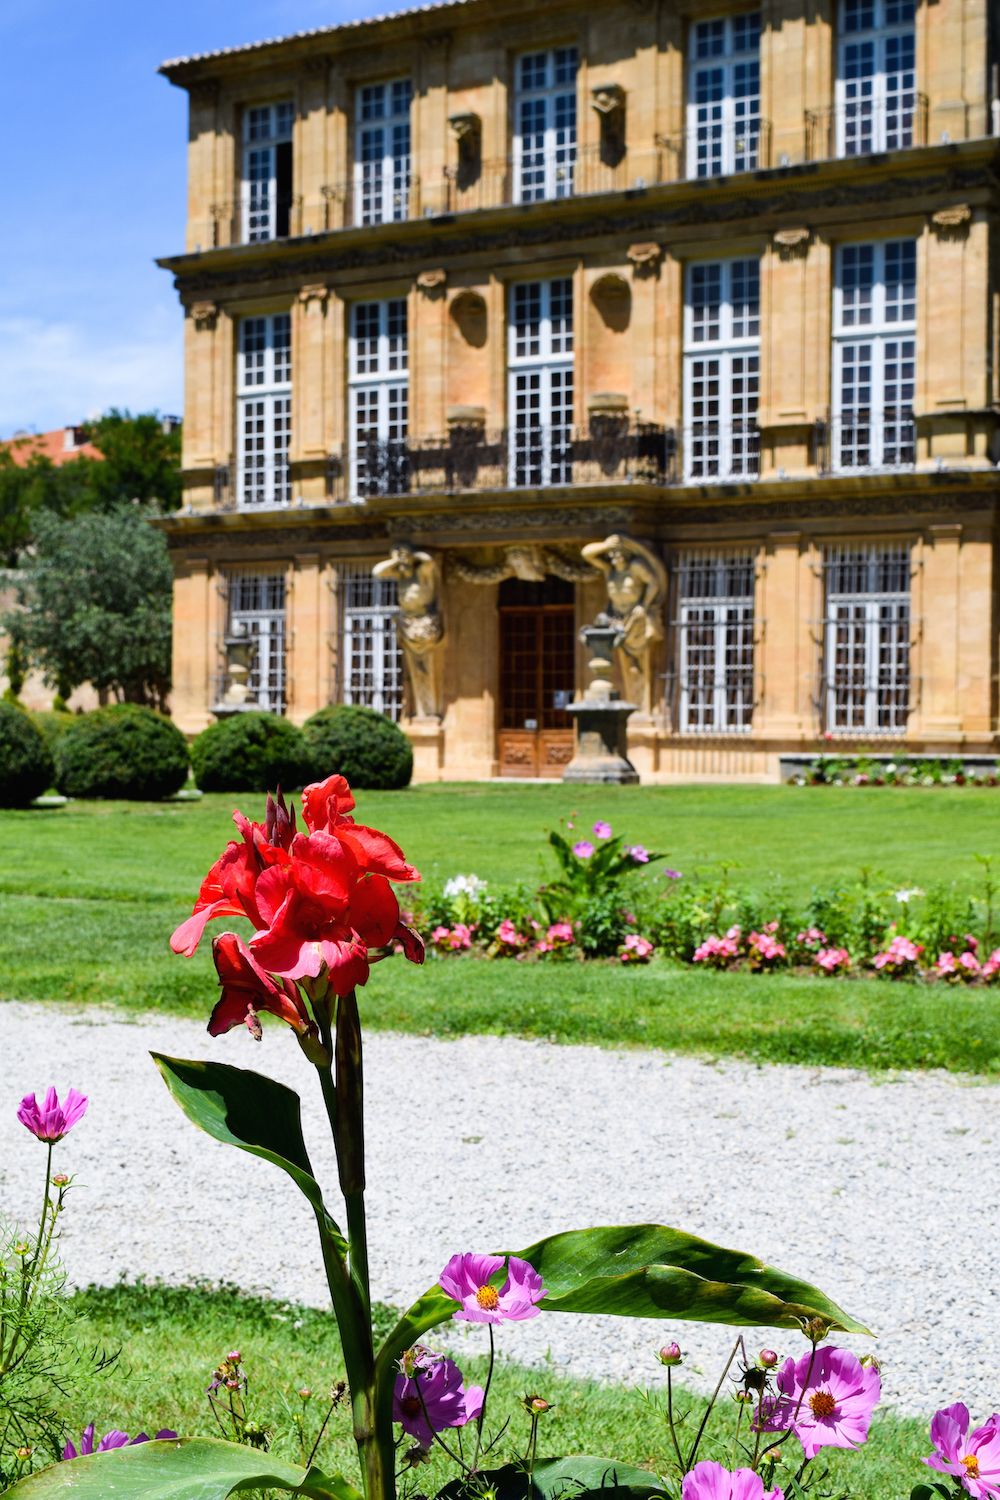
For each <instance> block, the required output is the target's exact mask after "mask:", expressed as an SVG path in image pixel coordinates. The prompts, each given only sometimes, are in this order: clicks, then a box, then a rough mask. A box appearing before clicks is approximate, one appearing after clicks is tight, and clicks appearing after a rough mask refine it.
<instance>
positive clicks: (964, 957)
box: [958, 950, 982, 979]
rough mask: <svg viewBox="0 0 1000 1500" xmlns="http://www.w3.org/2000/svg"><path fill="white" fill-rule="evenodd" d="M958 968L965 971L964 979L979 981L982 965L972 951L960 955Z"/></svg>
mask: <svg viewBox="0 0 1000 1500" xmlns="http://www.w3.org/2000/svg"><path fill="white" fill-rule="evenodd" d="M958 966H959V968H960V969H963V970H964V971H965V972H964V977H965V978H966V979H978V978H979V975H980V974H981V973H982V965H981V964H980V962H979V959H978V958H977V957H976V955H975V954H974V953H973V952H972V951H971V950H967V951H966V952H965V953H960V954H959V956H958Z"/></svg>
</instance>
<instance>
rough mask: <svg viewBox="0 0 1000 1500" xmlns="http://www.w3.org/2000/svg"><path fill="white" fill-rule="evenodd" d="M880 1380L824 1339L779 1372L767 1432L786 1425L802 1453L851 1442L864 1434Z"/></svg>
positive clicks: (808, 1455) (813, 1453)
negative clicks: (822, 1343) (795, 1438)
mask: <svg viewBox="0 0 1000 1500" xmlns="http://www.w3.org/2000/svg"><path fill="white" fill-rule="evenodd" d="M881 1390H882V1383H881V1380H880V1379H879V1373H878V1371H877V1370H876V1369H873V1368H872V1367H871V1366H865V1365H863V1364H862V1363H861V1361H860V1360H859V1359H858V1357H857V1355H855V1354H852V1353H851V1351H850V1350H849V1349H837V1348H835V1347H834V1346H833V1345H832V1344H826V1345H824V1346H823V1348H821V1349H817V1350H816V1351H815V1353H813V1352H812V1351H809V1352H808V1353H806V1354H803V1355H802V1357H801V1359H798V1360H795V1359H792V1358H791V1357H789V1358H788V1359H786V1360H785V1363H784V1364H783V1365H782V1367H781V1369H780V1371H779V1372H778V1393H779V1394H778V1398H777V1400H776V1401H775V1403H774V1406H773V1407H772V1409H771V1410H770V1412H768V1413H767V1416H766V1418H765V1421H764V1423H763V1426H764V1430H765V1431H768V1432H784V1431H785V1430H786V1429H787V1428H789V1427H790V1428H791V1429H792V1431H793V1432H794V1434H795V1436H796V1437H797V1438H798V1440H799V1442H800V1443H801V1444H802V1451H803V1453H804V1454H805V1456H806V1458H815V1457H816V1454H817V1453H818V1452H819V1450H820V1449H821V1448H856V1447H858V1446H859V1444H861V1443H863V1442H864V1441H865V1439H866V1438H867V1437H868V1427H869V1424H870V1422H871V1419H872V1412H873V1411H874V1409H875V1407H876V1405H877V1404H878V1399H879V1396H880V1394H881Z"/></svg>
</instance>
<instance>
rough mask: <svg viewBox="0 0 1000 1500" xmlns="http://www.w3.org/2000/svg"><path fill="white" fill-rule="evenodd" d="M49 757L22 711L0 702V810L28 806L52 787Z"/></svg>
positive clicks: (42, 739) (38, 735) (39, 735)
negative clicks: (0, 808) (1, 808)
mask: <svg viewBox="0 0 1000 1500" xmlns="http://www.w3.org/2000/svg"><path fill="white" fill-rule="evenodd" d="M53 773H54V767H53V764H52V754H51V751H50V750H49V747H48V745H47V744H46V743H45V739H44V736H43V735H41V734H40V733H39V731H38V729H37V728H36V727H35V725H34V724H33V723H32V722H31V719H30V718H29V716H28V714H26V713H25V711H24V709H23V708H18V707H17V706H16V705H15V704H13V703H3V702H0V807H27V805H28V803H29V802H33V801H34V799H35V798H36V797H40V796H41V795H42V793H43V792H44V791H45V790H46V789H47V788H48V787H50V786H51V785H52V777H53Z"/></svg>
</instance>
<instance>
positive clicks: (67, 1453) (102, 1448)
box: [62, 1422, 177, 1462]
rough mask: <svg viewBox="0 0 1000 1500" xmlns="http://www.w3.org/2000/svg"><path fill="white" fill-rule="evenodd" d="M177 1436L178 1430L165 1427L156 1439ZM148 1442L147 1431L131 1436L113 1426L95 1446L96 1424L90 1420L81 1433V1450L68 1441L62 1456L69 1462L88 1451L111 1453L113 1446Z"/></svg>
mask: <svg viewBox="0 0 1000 1500" xmlns="http://www.w3.org/2000/svg"><path fill="white" fill-rule="evenodd" d="M176 1436H177V1434H176V1432H173V1431H172V1430H171V1428H169V1427H163V1428H161V1429H160V1431H159V1432H158V1433H157V1434H156V1440H157V1442H159V1441H160V1440H161V1439H163V1438H175V1437H176ZM148 1442H149V1434H148V1433H147V1432H140V1433H138V1434H137V1436H136V1437H134V1438H130V1437H129V1435H128V1433H127V1432H122V1431H121V1429H120V1428H119V1427H112V1429H111V1431H110V1432H106V1433H105V1434H104V1436H103V1437H102V1438H101V1441H100V1442H99V1443H98V1444H97V1447H96V1448H95V1447H94V1424H93V1422H90V1423H89V1424H88V1425H87V1426H86V1427H85V1428H84V1429H83V1432H82V1433H81V1435H80V1448H79V1451H78V1450H77V1447H76V1444H75V1443H73V1442H68V1443H67V1444H66V1446H65V1447H64V1448H63V1451H62V1456H63V1461H64V1462H67V1461H68V1460H69V1459H71V1458H84V1457H86V1455H87V1454H88V1453H109V1452H110V1451H111V1449H112V1448H124V1447H126V1446H128V1447H129V1448H134V1447H135V1445H136V1443H148Z"/></svg>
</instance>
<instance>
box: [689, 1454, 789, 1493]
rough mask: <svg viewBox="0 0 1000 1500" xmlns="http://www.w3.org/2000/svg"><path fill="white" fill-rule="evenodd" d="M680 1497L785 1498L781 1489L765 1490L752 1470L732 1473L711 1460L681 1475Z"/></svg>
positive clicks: (761, 1481) (761, 1480)
mask: <svg viewBox="0 0 1000 1500" xmlns="http://www.w3.org/2000/svg"><path fill="white" fill-rule="evenodd" d="M681 1500H785V1497H784V1493H783V1491H782V1490H765V1488H764V1481H763V1479H761V1477H760V1475H759V1474H755V1473H754V1471H753V1470H752V1469H735V1470H734V1471H733V1472H732V1473H730V1472H729V1470H728V1469H724V1468H723V1467H722V1465H721V1464H717V1463H714V1462H713V1461H712V1460H711V1459H704V1460H703V1461H702V1462H701V1463H700V1464H695V1466H694V1468H693V1469H692V1470H691V1471H690V1472H689V1473H687V1474H685V1475H684V1483H683V1485H682V1487H681Z"/></svg>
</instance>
